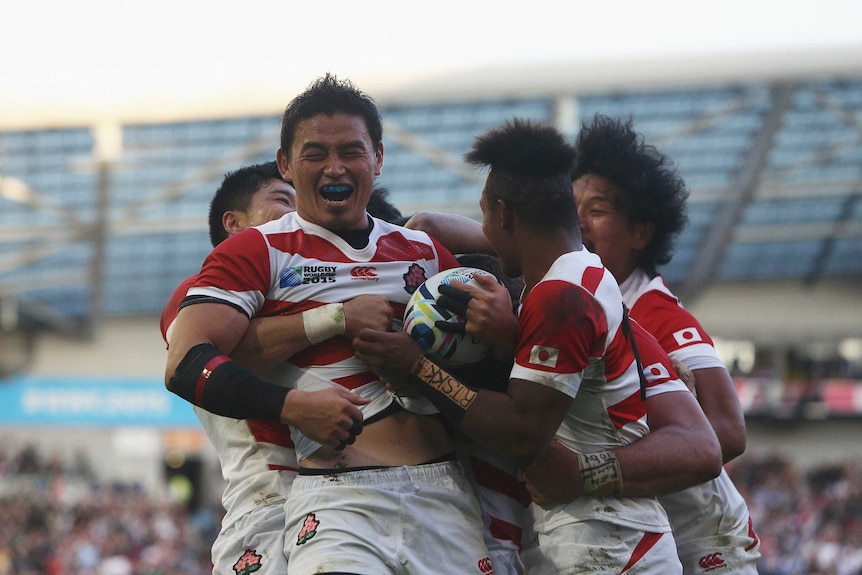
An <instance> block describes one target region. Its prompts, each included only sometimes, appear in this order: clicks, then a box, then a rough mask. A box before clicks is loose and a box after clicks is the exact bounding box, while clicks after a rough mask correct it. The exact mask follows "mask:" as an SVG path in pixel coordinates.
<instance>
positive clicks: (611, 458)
mask: <svg viewBox="0 0 862 575" xmlns="http://www.w3.org/2000/svg"><path fill="white" fill-rule="evenodd" d="M578 465H579V467H580V476H581V484H582V487H583V491H584V494H586V495H592V496H595V497H605V496H609V495H619V494H621V493H622V491H623V475H622V471H621V470H620V462H619V461H618V460H617V456H616V455H615V454H614V452H613V451H601V452H599V453H578Z"/></svg>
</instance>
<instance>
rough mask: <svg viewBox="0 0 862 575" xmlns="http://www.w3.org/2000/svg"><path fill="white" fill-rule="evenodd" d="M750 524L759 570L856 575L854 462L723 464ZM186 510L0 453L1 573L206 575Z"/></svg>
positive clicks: (23, 455)
mask: <svg viewBox="0 0 862 575" xmlns="http://www.w3.org/2000/svg"><path fill="white" fill-rule="evenodd" d="M727 470H728V473H729V474H730V476H731V478H732V479H733V481H734V483H735V484H736V486H737V488H738V489H739V491H740V493H742V495H743V496H744V497H745V500H746V501H748V505H749V509H750V511H751V516H752V519H753V521H754V523H755V525H757V526H758V530H757V533H758V535H759V536H760V538H761V548H760V551H761V553H762V557H761V560H760V563H759V564H758V570H759V572H760V575H862V464H860V462H857V461H846V462H841V463H835V464H830V465H819V466H816V467H813V468H811V469H809V470H805V471H802V470H800V469H798V468H797V467H796V466H794V465H793V464H792V463H790V462H789V461H788V460H786V459H784V458H782V457H780V456H768V457H762V458H757V457H751V456H745V455H743V456H742V457H740V458H739V459H737V460H735V461H734V462H732V463H731V464H730V465H728V467H727ZM208 503H209V508H206V509H203V510H202V511H201V513H199V514H197V515H194V516H192V515H190V514H189V512H188V510H187V509H186V507H185V506H184V505H183V504H182V503H179V502H172V501H165V500H163V499H160V498H157V497H154V496H152V495H149V494H147V493H144V492H143V491H142V490H141V489H139V488H138V487H136V486H134V485H123V484H111V483H109V482H99V481H98V480H96V479H95V478H94V477H93V476H92V473H91V472H90V471H89V464H88V462H87V461H86V458H85V457H83V456H81V455H77V456H76V459H75V461H74V462H73V463H72V464H70V465H68V466H63V465H62V464H61V463H60V462H59V461H58V460H56V459H47V460H45V459H43V458H42V457H41V456H40V454H39V453H38V452H37V450H35V449H33V448H32V447H25V448H23V449H20V450H18V451H17V452H13V451H11V450H10V449H9V448H8V447H6V448H5V449H2V450H0V575H85V574H86V575H204V574H206V575H209V574H210V573H211V567H210V559H209V549H210V545H211V544H212V541H213V539H214V538H215V533H216V532H217V530H218V521H219V518H220V516H221V513H222V510H221V509H220V507H219V505H220V504H219V502H218V501H217V500H215V499H214V500H213V501H211V502H208Z"/></svg>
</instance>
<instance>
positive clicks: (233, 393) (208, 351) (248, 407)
mask: <svg viewBox="0 0 862 575" xmlns="http://www.w3.org/2000/svg"><path fill="white" fill-rule="evenodd" d="M168 389H169V390H170V391H172V392H173V393H175V394H177V395H179V396H180V397H182V398H183V399H185V400H186V401H189V402H190V403H192V404H194V405H197V406H198V407H202V408H203V409H206V410H207V411H210V412H212V413H215V414H217V415H222V416H225V417H232V418H234V419H260V420H264V421H281V410H282V406H283V405H284V398H285V397H286V396H287V393H288V392H289V391H290V389H288V388H286V387H282V386H280V385H275V384H272V383H269V382H266V381H264V380H262V379H260V378H259V377H257V376H255V375H254V374H252V373H251V372H250V371H249V370H247V369H246V368H244V367H243V366H242V365H240V364H239V363H238V362H236V361H234V360H232V359H230V358H229V357H228V356H226V355H224V354H222V353H221V352H220V351H219V350H218V349H216V347H215V346H214V345H212V344H209V343H199V344H197V345H196V346H194V347H192V348H191V349H190V350H189V351H188V353H186V355H185V357H184V358H183V360H182V361H181V362H180V364H179V365H178V366H177V369H176V371H175V372H174V375H173V377H171V379H170V382H169V385H168Z"/></svg>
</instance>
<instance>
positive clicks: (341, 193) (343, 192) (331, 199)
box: [320, 184, 353, 204]
mask: <svg viewBox="0 0 862 575" xmlns="http://www.w3.org/2000/svg"><path fill="white" fill-rule="evenodd" d="M351 194H353V187H352V186H349V185H348V184H330V185H328V186H323V187H322V188H320V195H321V196H322V197H323V199H324V201H325V202H326V203H328V204H341V203H344V202H346V201H347V199H348V198H350V195H351Z"/></svg>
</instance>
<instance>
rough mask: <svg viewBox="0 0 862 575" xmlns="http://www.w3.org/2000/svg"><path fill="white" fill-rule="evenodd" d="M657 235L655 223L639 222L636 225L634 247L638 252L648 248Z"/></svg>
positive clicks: (633, 235) (633, 238)
mask: <svg viewBox="0 0 862 575" xmlns="http://www.w3.org/2000/svg"><path fill="white" fill-rule="evenodd" d="M654 234H655V222H638V223H636V224H635V225H634V233H633V234H632V247H633V248H634V249H636V250H638V251H640V250H642V249H644V248H646V247H647V246H648V245H650V242H652V238H653V235H654Z"/></svg>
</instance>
